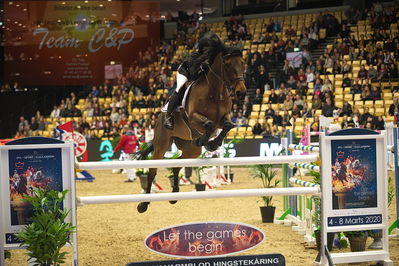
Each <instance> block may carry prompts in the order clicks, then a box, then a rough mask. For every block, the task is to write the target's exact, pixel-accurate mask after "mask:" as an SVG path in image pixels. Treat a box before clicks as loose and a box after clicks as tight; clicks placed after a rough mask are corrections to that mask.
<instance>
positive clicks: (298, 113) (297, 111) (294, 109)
mask: <svg viewBox="0 0 399 266" xmlns="http://www.w3.org/2000/svg"><path fill="white" fill-rule="evenodd" d="M291 115H292V117H294V118H298V117H301V109H300V108H299V107H298V105H296V104H294V107H292V114H291Z"/></svg>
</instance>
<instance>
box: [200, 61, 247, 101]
mask: <svg viewBox="0 0 399 266" xmlns="http://www.w3.org/2000/svg"><path fill="white" fill-rule="evenodd" d="M230 56H231V55H230V54H227V55H225V56H223V57H222V60H223V63H222V64H220V73H221V74H222V75H219V74H218V73H216V72H215V71H214V70H213V69H212V66H209V72H210V73H212V74H213V75H214V76H215V77H216V78H217V79H219V80H220V81H221V82H222V83H223V86H224V88H225V89H226V90H227V91H230V96H233V95H234V87H235V86H236V85H237V83H238V82H243V81H244V76H238V77H235V78H234V79H233V80H227V79H226V78H225V75H224V69H223V66H224V64H225V61H224V59H225V58H228V57H230ZM205 78H206V81H207V83H208V86H209V87H210V85H211V84H210V82H209V79H208V76H207V75H205Z"/></svg>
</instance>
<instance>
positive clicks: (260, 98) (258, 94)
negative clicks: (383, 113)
mask: <svg viewBox="0 0 399 266" xmlns="http://www.w3.org/2000/svg"><path fill="white" fill-rule="evenodd" d="M262 101H263V94H262V92H261V90H260V89H256V92H255V97H254V99H253V103H254V104H261V103H262Z"/></svg>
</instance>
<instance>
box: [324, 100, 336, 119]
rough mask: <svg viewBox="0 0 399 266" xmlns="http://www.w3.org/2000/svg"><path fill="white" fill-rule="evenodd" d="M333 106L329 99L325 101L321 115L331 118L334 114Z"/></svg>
mask: <svg viewBox="0 0 399 266" xmlns="http://www.w3.org/2000/svg"><path fill="white" fill-rule="evenodd" d="M334 109H335V106H334V104H333V103H332V101H331V99H326V103H325V104H324V106H323V108H322V112H321V113H322V114H323V115H324V116H326V117H332V116H333V112H334Z"/></svg>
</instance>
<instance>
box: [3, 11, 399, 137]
mask: <svg viewBox="0 0 399 266" xmlns="http://www.w3.org/2000/svg"><path fill="white" fill-rule="evenodd" d="M396 14H397V8H396V9H383V10H379V7H378V6H377V7H375V8H372V9H370V10H364V11H361V10H350V11H348V12H347V14H346V19H342V20H341V21H339V20H338V19H337V18H336V17H334V15H333V14H332V13H330V12H328V11H327V12H324V13H320V14H319V15H317V16H315V20H314V21H312V22H311V23H310V24H309V25H305V24H303V25H301V27H300V28H298V29H297V30H295V29H293V27H292V25H288V26H284V27H283V23H282V22H280V21H279V20H278V19H277V18H270V19H269V20H268V22H267V23H265V25H264V28H263V29H262V31H261V34H260V36H259V37H258V38H257V39H254V38H253V36H252V35H251V34H250V32H249V30H248V26H247V24H246V22H245V20H244V18H243V17H242V16H238V17H232V18H230V19H229V20H227V21H226V22H225V24H224V27H225V30H226V32H227V35H226V36H227V38H226V41H232V42H237V41H245V40H250V41H251V43H252V44H270V45H269V46H268V47H269V48H268V49H264V48H261V49H258V50H257V51H248V53H247V54H246V57H245V72H244V78H245V82H246V85H247V88H248V89H249V90H254V91H255V94H254V96H252V97H248V96H247V97H246V98H245V100H244V102H243V103H240V102H238V101H234V105H233V109H232V113H231V114H232V117H233V121H234V122H235V123H236V124H237V126H239V127H242V126H248V125H249V121H250V115H251V111H252V110H253V106H254V105H256V104H267V109H266V110H265V111H264V114H262V115H264V116H263V117H259V120H258V119H257V120H256V121H255V123H254V124H253V125H252V132H253V134H254V135H261V136H265V137H267V136H281V135H282V134H284V133H283V132H284V130H285V129H286V128H287V127H289V126H292V125H293V124H294V122H295V120H296V119H298V118H301V119H308V118H312V120H311V121H312V122H311V128H312V130H318V129H319V119H318V115H319V114H322V115H324V116H326V117H333V118H335V119H336V118H339V117H341V120H340V121H342V122H341V126H342V128H348V127H364V128H369V129H376V130H382V129H384V119H383V117H382V116H378V115H374V114H373V113H372V112H370V111H369V108H368V107H366V108H364V111H363V112H362V113H361V112H359V110H358V109H357V108H355V107H354V106H352V105H351V103H350V101H344V102H343V105H342V106H336V99H335V95H336V93H335V89H336V88H335V85H334V82H333V81H332V80H330V78H329V77H330V75H342V85H340V87H342V88H347V87H349V88H350V93H352V94H353V95H358V96H356V97H358V99H360V100H362V101H368V100H373V101H376V100H380V99H382V88H381V87H380V86H379V83H378V82H381V81H394V80H397V79H398V78H399V76H398V65H397V62H398V56H399V35H398V33H397V32H396V34H390V33H387V31H386V30H387V29H389V27H390V24H393V23H397V17H396ZM198 19H199V15H198V14H196V13H193V14H192V15H191V16H187V18H186V20H184V21H179V25H178V31H177V32H176V35H175V38H174V39H173V40H170V41H163V42H162V43H161V45H160V47H159V48H157V50H151V49H149V50H147V51H146V52H144V53H143V54H141V56H140V57H139V58H138V60H137V61H135V62H133V63H132V65H131V66H130V67H129V68H128V70H127V71H126V73H124V75H123V76H120V77H119V78H118V79H117V80H116V81H114V82H113V83H112V82H109V81H107V82H105V84H104V85H99V86H93V87H92V90H91V92H90V93H89V94H88V96H87V97H86V98H85V99H84V100H83V102H82V103H79V99H77V97H76V95H75V94H73V93H71V95H70V97H68V98H67V99H65V100H62V101H61V102H60V103H59V104H57V105H55V106H54V109H53V111H52V112H51V114H50V117H51V118H53V119H55V120H56V121H57V124H59V123H61V121H62V118H67V117H78V118H77V119H75V130H77V131H79V132H81V133H82V134H84V135H85V136H86V137H87V138H102V137H113V136H116V135H118V134H119V132H120V130H121V129H122V127H123V126H125V125H129V126H130V127H132V128H133V130H134V131H135V132H136V133H137V134H139V135H145V134H144V132H145V131H146V130H151V129H153V128H154V125H155V119H156V116H157V114H158V112H159V111H160V107H161V106H162V105H164V104H165V102H166V100H167V98H168V94H170V93H171V92H172V91H173V90H174V86H175V84H174V83H175V82H174V77H173V71H176V70H177V67H178V66H179V64H180V62H181V60H182V56H184V55H182V56H181V57H176V56H175V52H176V50H177V47H178V46H179V45H186V46H187V47H188V48H189V49H191V48H193V47H195V43H196V41H197V38H198V36H201V34H202V33H203V32H205V31H207V30H208V29H209V27H208V25H206V24H205V23H203V24H199V21H198ZM360 20H365V21H366V26H371V29H372V32H373V34H370V35H365V34H360V35H359V36H356V35H355V34H353V31H352V30H351V28H352V27H354V26H356V24H357V23H358V21H360ZM321 29H325V31H326V37H328V36H331V37H334V38H335V40H334V42H333V44H332V45H331V47H329V48H326V50H325V51H324V53H323V54H322V55H321V56H320V57H318V58H312V54H311V51H312V50H313V49H314V48H317V47H318V45H319V43H320V41H321V40H320V34H319V33H320V30H321ZM297 50H300V51H302V52H303V59H302V62H301V64H300V66H299V67H297V68H296V67H294V66H293V64H292V62H290V61H288V60H287V59H286V54H287V53H290V52H294V51H297ZM353 60H360V61H361V62H364V63H362V64H361V65H360V69H359V71H358V72H356V73H357V75H356V76H353V75H352V72H353V68H354V67H355V66H353V65H352V64H351V61H353ZM276 68H277V69H276ZM272 70H273V71H272ZM2 89H3V87H2ZM393 90H399V87H398V88H393ZM159 91H161V92H162V93H158V92H159ZM166 91H167V92H168V93H166ZM265 95H267V100H266V101H265ZM359 95H360V96H359ZM309 97H310V98H311V100H310V101H309ZM109 98H110V99H111V101H107V100H106V99H109ZM77 106H79V107H80V108H77ZM144 108H147V109H148V111H146V112H144V113H143V112H140V113H135V114H133V113H132V112H131V110H132V109H144ZM317 110H320V112H317ZM398 114H399V104H398V100H397V99H395V100H394V103H393V104H392V105H391V107H390V109H389V115H391V116H396V115H398ZM260 120H262V121H260ZM45 123H47V122H46V121H45V119H44V118H43V117H42V116H41V115H40V114H39V116H38V115H37V114H36V115H35V117H33V118H32V120H31V122H30V123H29V122H28V121H26V120H25V119H24V118H21V122H20V126H19V130H18V133H17V136H27V135H29V134H34V133H32V131H35V130H43V128H44V127H45V126H46V125H45ZM43 125H44V127H43ZM99 132H101V134H98V133H99Z"/></svg>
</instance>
